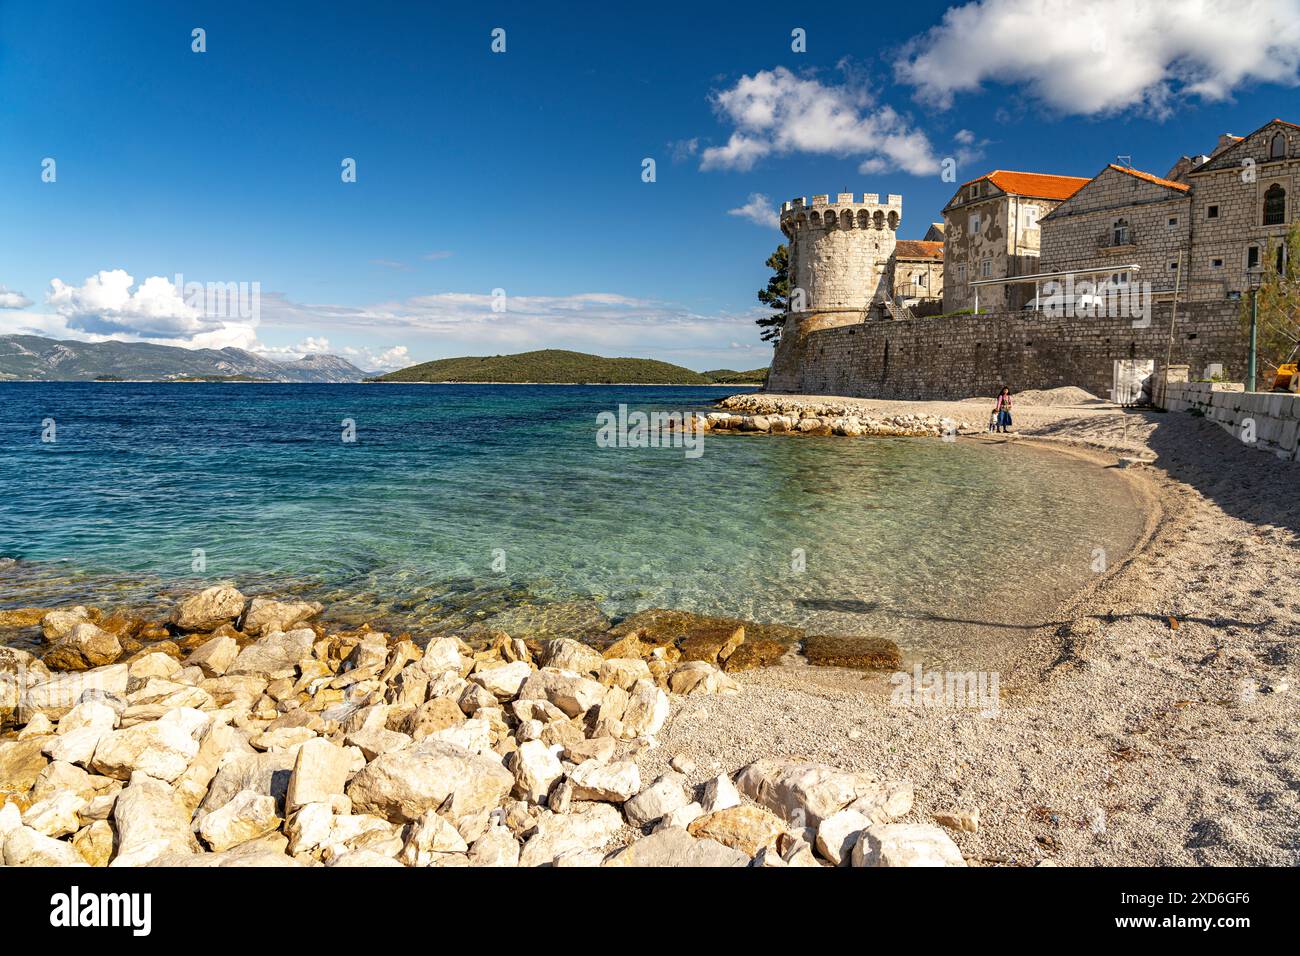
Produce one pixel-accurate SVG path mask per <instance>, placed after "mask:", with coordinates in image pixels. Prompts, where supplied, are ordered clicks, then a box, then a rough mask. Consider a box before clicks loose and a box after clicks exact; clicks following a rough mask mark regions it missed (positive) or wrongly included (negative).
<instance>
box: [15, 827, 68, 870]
mask: <svg viewBox="0 0 1300 956" xmlns="http://www.w3.org/2000/svg"><path fill="white" fill-rule="evenodd" d="M4 863H5V866H86V865H87V863H86V861H85V860H83V859H82V858H81V854H80V853H78V852H77V851H76V850H75V849H74V848H73V846H72V844H71V843H64V842H63V841H62V840H56V839H54V838H53V837H47V836H46V835H45V834H44V833H40V832H38V831H36V830H33V829H32V828H31V827H25V826H20V827H17V828H15V829H13V830H11V831H9V833H8V835H6V836H5V838H4Z"/></svg>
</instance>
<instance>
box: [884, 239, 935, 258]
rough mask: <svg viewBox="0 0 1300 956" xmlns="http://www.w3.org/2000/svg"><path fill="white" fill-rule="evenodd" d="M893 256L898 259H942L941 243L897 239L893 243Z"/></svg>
mask: <svg viewBox="0 0 1300 956" xmlns="http://www.w3.org/2000/svg"><path fill="white" fill-rule="evenodd" d="M894 256H895V257H896V258H898V259H942V258H943V243H942V242H926V241H925V240H924V239H899V240H898V242H896V243H894Z"/></svg>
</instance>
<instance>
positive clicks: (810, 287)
mask: <svg viewBox="0 0 1300 956" xmlns="http://www.w3.org/2000/svg"><path fill="white" fill-rule="evenodd" d="M902 219H903V197H902V196H897V195H890V196H887V197H886V198H885V201H884V202H883V203H882V202H881V201H880V196H879V195H878V194H876V193H867V194H865V195H864V196H863V197H862V200H861V202H859V201H857V200H856V199H855V194H854V193H840V194H838V195H837V196H836V198H835V202H831V201H830V197H829V196H828V195H824V196H813V199H812V204H811V205H809V204H808V202H807V200H806V199H795V200H793V201H792V202H787V203H785V204H783V205H782V207H781V231H782V232H783V233H785V236H786V238H787V239H788V240H789V248H790V260H789V273H790V285H791V289H792V292H791V298H792V302H791V306H792V310H791V311H792V313H795V314H798V313H809V312H815V313H818V314H819V315H821V316H822V317H823V321H824V322H827V323H831V324H848V323H852V322H862V321H864V320H867V319H884V318H889V317H890V316H891V312H890V309H891V308H892V306H893V303H892V300H891V298H890V295H889V293H890V290H891V289H892V287H893V284H894V246H895V242H896V237H895V234H896V233H897V231H898V225H899V223H900V222H902Z"/></svg>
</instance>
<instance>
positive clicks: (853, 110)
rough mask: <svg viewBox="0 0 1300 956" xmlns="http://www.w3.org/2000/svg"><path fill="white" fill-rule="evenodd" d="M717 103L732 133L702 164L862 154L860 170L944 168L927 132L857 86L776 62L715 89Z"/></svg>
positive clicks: (732, 165)
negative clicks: (798, 155)
mask: <svg viewBox="0 0 1300 956" xmlns="http://www.w3.org/2000/svg"><path fill="white" fill-rule="evenodd" d="M713 104H714V108H715V109H716V110H717V112H718V115H719V116H720V117H721V118H722V119H724V120H727V121H729V122H730V123H732V124H733V125H734V126H735V130H734V131H733V132H732V133H731V136H730V137H729V139H728V140H727V143H726V145H724V146H711V147H709V148H708V149H706V150H704V152H703V153H702V154H701V157H700V168H701V169H739V170H747V169H751V168H752V167H753V166H754V164H755V163H756V162H758V160H760V159H762V158H764V157H767V156H782V155H787V154H790V153H819V154H825V155H832V156H860V157H862V162H861V165H860V166H859V169H860V171H862V172H877V171H883V170H886V169H902V170H905V171H907V172H909V173H914V174H916V175H926V174H929V173H933V172H935V171H936V170H938V168H939V161H938V159H937V158H936V157H935V155H934V151H933V149H931V147H930V142H929V140H928V139H927V138H926V135H925V134H924V133H923V132H921V131H920V130H917V129H915V128H913V127H912V126H911V124H910V123H909V122H908V121H907V120H906V119H905V118H904V117H902V116H900V115H899V114H898V113H897V112H896V111H895V110H894V109H892V108H891V107H889V106H876V105H875V104H874V103H873V102H872V99H871V96H870V95H869V94H868V93H867V92H866V91H865V89H863V88H861V87H860V86H858V85H856V84H845V85H841V86H835V85H829V84H825V83H822V82H821V81H820V80H816V79H812V78H808V77H800V76H796V75H795V74H794V73H792V72H791V71H790V70H788V69H786V68H785V67H783V66H779V67H777V68H775V69H773V70H760V71H759V72H758V73H755V74H754V75H753V76H742V77H741V78H740V79H739V80H738V81H737V82H736V84H735V86H733V87H732V88H731V89H728V90H723V91H721V92H717V93H714V94H713Z"/></svg>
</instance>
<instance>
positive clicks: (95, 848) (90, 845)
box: [72, 820, 113, 866]
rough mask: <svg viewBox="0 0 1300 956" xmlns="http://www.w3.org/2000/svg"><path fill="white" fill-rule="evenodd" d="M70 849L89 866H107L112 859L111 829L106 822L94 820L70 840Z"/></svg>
mask: <svg viewBox="0 0 1300 956" xmlns="http://www.w3.org/2000/svg"><path fill="white" fill-rule="evenodd" d="M72 848H73V849H74V850H76V851H77V855H78V856H80V857H81V858H82V859H83V860H85V861H86V863H87V864H89V865H90V866H108V861H109V860H111V859H112V858H113V827H112V826H111V825H109V823H108V821H107V820H95V821H93V822H91V823H90V824H88V825H87V826H84V827H82V828H81V829H80V830H78V831H77V833H76V835H75V836H73V838H72Z"/></svg>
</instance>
